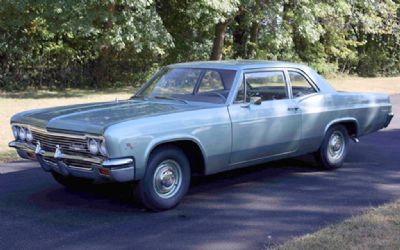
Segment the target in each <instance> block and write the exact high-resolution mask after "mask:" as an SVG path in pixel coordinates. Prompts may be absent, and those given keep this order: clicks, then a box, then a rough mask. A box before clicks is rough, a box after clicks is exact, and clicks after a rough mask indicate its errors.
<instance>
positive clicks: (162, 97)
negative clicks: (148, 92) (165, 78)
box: [152, 95, 189, 104]
mask: <svg viewBox="0 0 400 250" xmlns="http://www.w3.org/2000/svg"><path fill="white" fill-rule="evenodd" d="M152 97H153V98H155V99H164V100H174V101H180V102H183V103H185V104H189V102H188V101H186V100H183V99H179V98H176V97H172V96H163V95H155V96H152Z"/></svg>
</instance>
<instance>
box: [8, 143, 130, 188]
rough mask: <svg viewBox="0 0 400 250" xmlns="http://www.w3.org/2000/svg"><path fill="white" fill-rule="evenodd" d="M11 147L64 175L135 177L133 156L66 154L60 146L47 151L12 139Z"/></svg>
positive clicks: (44, 167) (121, 180) (126, 178)
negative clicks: (81, 163) (80, 163)
mask: <svg viewBox="0 0 400 250" xmlns="http://www.w3.org/2000/svg"><path fill="white" fill-rule="evenodd" d="M8 146H9V147H12V148H15V149H17V152H18V154H19V155H20V156H21V157H22V158H26V159H32V160H33V159H36V160H37V161H38V162H39V163H40V166H41V167H42V169H43V170H44V171H46V172H49V171H55V172H58V173H60V174H62V175H64V176H68V175H71V176H76V177H83V178H88V179H93V180H101V179H109V180H111V181H117V182H127V181H132V180H134V179H135V165H134V160H133V159H132V158H129V157H128V158H119V159H105V160H104V159H102V158H98V157H84V156H79V155H71V154H65V153H63V152H62V151H61V149H60V148H57V149H56V151H55V152H49V151H45V150H43V149H42V148H41V147H40V144H39V145H36V146H35V145H32V144H28V143H25V142H19V141H12V142H10V143H9V144H8ZM66 160H79V161H84V162H87V163H92V164H93V165H91V167H90V168H88V167H80V166H72V165H68V164H66Z"/></svg>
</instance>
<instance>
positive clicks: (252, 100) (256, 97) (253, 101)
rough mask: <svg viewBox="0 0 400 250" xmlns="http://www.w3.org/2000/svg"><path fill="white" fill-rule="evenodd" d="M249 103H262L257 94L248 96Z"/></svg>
mask: <svg viewBox="0 0 400 250" xmlns="http://www.w3.org/2000/svg"><path fill="white" fill-rule="evenodd" d="M250 103H251V104H254V105H260V104H261V103H262V99H261V97H259V96H254V97H250Z"/></svg>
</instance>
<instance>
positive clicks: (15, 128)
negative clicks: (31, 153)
mask: <svg viewBox="0 0 400 250" xmlns="http://www.w3.org/2000/svg"><path fill="white" fill-rule="evenodd" d="M12 132H13V135H14V138H15V139H18V134H19V127H18V126H12Z"/></svg>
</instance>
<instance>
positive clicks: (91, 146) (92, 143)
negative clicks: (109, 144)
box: [88, 139, 99, 155]
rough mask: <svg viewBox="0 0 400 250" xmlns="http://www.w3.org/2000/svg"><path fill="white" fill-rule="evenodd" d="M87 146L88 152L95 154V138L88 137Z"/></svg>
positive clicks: (97, 146)
mask: <svg viewBox="0 0 400 250" xmlns="http://www.w3.org/2000/svg"><path fill="white" fill-rule="evenodd" d="M88 148H89V151H90V153H92V154H94V155H96V154H97V153H98V152H99V143H98V142H97V141H96V140H95V139H89V141H88Z"/></svg>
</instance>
